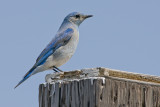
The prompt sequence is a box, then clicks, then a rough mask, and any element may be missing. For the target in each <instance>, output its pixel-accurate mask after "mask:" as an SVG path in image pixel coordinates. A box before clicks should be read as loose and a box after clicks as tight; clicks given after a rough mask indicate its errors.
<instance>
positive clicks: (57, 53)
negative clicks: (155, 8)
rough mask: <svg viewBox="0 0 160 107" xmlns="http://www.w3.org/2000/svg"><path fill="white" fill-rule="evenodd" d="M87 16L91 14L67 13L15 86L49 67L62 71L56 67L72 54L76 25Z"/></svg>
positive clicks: (77, 36) (76, 30)
mask: <svg viewBox="0 0 160 107" xmlns="http://www.w3.org/2000/svg"><path fill="white" fill-rule="evenodd" d="M89 17H92V15H84V14H81V13H78V12H73V13H70V14H69V15H67V16H66V17H65V18H64V21H63V23H62V25H61V26H60V28H59V30H58V32H57V34H56V35H55V37H54V38H53V40H52V41H51V42H50V43H49V44H48V45H47V47H46V48H45V49H44V50H43V51H42V52H41V54H40V55H39V57H38V58H37V60H36V63H35V64H34V65H33V67H32V68H31V69H30V70H29V71H28V72H27V73H26V74H25V75H24V77H23V79H22V80H21V81H20V82H19V83H18V84H17V85H16V86H15V88H16V87H18V86H19V85H20V84H21V83H22V82H24V81H25V80H26V79H28V78H29V77H30V76H32V75H34V74H36V73H38V72H42V71H45V70H50V69H53V70H54V71H55V72H59V71H62V70H60V69H59V68H58V67H60V66H61V65H63V64H65V63H66V62H67V61H68V60H69V59H70V58H71V57H72V55H73V54H74V52H75V50H76V47H77V44H78V41H79V29H78V27H79V25H80V24H81V23H82V22H83V21H84V20H85V19H87V18H89Z"/></svg>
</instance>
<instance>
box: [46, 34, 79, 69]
mask: <svg viewBox="0 0 160 107" xmlns="http://www.w3.org/2000/svg"><path fill="white" fill-rule="evenodd" d="M78 39H79V38H78V36H77V37H73V38H71V40H70V41H69V42H68V43H67V44H66V45H65V46H61V47H60V48H58V49H57V50H56V51H55V52H54V53H53V55H51V56H50V57H49V58H48V59H47V61H46V65H47V66H48V67H53V66H56V67H59V66H61V65H63V64H65V63H66V62H67V61H68V60H69V59H70V58H71V57H72V56H73V54H74V52H75V50H76V48H77V44H78Z"/></svg>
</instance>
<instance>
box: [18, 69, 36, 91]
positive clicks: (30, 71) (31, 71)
mask: <svg viewBox="0 0 160 107" xmlns="http://www.w3.org/2000/svg"><path fill="white" fill-rule="evenodd" d="M35 68H36V67H35V66H33V67H32V68H31V69H30V70H29V71H28V72H27V73H26V74H25V75H24V77H23V79H22V80H21V81H20V82H19V83H18V84H17V85H16V86H15V88H17V87H18V86H19V85H20V84H22V83H23V82H24V81H25V80H27V79H28V78H29V77H30V76H31V75H32V73H33V71H34V69H35Z"/></svg>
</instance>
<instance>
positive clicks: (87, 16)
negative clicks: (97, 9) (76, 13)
mask: <svg viewBox="0 0 160 107" xmlns="http://www.w3.org/2000/svg"><path fill="white" fill-rule="evenodd" d="M89 17H93V15H84V19H87V18H89Z"/></svg>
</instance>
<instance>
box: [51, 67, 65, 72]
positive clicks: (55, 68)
mask: <svg viewBox="0 0 160 107" xmlns="http://www.w3.org/2000/svg"><path fill="white" fill-rule="evenodd" d="M53 70H54V71H55V70H57V71H60V72H63V71H62V70H61V69H59V68H57V67H55V66H54V67H53Z"/></svg>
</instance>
